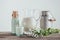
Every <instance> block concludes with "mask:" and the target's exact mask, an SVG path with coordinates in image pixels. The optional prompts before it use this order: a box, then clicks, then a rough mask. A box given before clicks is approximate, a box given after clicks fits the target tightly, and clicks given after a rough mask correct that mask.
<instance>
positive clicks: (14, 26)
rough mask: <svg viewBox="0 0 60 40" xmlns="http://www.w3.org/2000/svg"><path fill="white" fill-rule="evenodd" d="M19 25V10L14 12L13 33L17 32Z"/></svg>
mask: <svg viewBox="0 0 60 40" xmlns="http://www.w3.org/2000/svg"><path fill="white" fill-rule="evenodd" d="M17 25H19V19H18V11H13V13H12V21H11V26H12V34H16V26H17Z"/></svg>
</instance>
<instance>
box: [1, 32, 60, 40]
mask: <svg viewBox="0 0 60 40" xmlns="http://www.w3.org/2000/svg"><path fill="white" fill-rule="evenodd" d="M0 40H60V34H52V35H49V36H45V37H39V38H32V37H28V36H25V35H24V36H21V37H18V36H14V35H12V34H11V33H10V32H0Z"/></svg>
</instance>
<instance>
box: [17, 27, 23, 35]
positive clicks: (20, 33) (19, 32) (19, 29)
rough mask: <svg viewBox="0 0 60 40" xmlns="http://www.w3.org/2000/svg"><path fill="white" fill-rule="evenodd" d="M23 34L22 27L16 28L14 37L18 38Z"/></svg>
mask: <svg viewBox="0 0 60 40" xmlns="http://www.w3.org/2000/svg"><path fill="white" fill-rule="evenodd" d="M23 32H24V27H21V26H20V27H16V35H17V36H20V35H23Z"/></svg>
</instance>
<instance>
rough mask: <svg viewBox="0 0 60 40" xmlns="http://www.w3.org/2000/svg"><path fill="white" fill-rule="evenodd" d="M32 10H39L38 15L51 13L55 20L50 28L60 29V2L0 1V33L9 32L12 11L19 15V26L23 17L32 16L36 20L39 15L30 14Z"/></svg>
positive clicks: (55, 0) (51, 0) (42, 0)
mask: <svg viewBox="0 0 60 40" xmlns="http://www.w3.org/2000/svg"><path fill="white" fill-rule="evenodd" d="M32 9H36V10H39V12H40V13H41V11H43V10H48V11H50V12H49V13H52V15H53V16H54V17H55V18H56V22H54V24H53V27H52V28H58V29H60V18H59V17H60V15H59V14H60V0H0V32H6V31H11V14H12V11H13V10H17V11H18V13H19V21H20V25H21V21H22V19H23V18H24V17H31V16H33V15H34V16H35V18H38V17H39V16H38V15H39V14H40V13H35V14H33V13H30V12H31V11H30V10H32ZM26 11H27V13H26ZM48 25H49V24H48ZM49 26H51V25H49ZM49 26H48V27H49Z"/></svg>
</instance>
